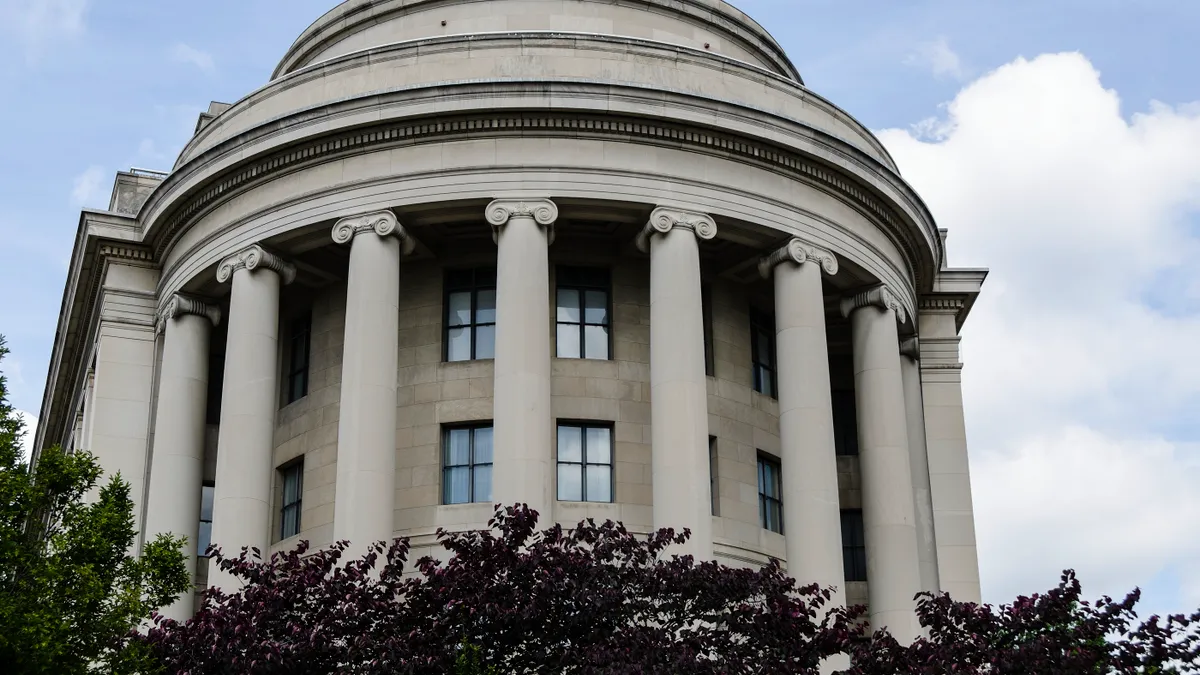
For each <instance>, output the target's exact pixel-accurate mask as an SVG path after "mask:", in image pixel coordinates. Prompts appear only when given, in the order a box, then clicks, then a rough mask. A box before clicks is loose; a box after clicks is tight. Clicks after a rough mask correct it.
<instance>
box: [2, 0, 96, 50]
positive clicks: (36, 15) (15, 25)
mask: <svg viewBox="0 0 1200 675" xmlns="http://www.w3.org/2000/svg"><path fill="white" fill-rule="evenodd" d="M87 8H88V0H0V33H8V34H10V35H11V36H12V37H13V38H15V40H16V41H17V42H20V43H21V44H23V45H24V46H25V49H26V56H27V57H28V58H31V59H32V58H36V57H37V56H38V55H39V54H40V53H41V52H42V51H43V50H44V49H46V48H49V47H50V46H51V45H52V44H53V43H54V42H55V41H57V40H62V39H66V38H73V37H76V36H78V35H80V34H82V33H83V32H84V30H85V28H86V26H85V15H86V13H87Z"/></svg>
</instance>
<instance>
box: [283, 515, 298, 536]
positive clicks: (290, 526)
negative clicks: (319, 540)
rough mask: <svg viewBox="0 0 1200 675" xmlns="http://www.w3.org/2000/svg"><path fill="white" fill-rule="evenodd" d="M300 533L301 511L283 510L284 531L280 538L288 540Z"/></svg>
mask: <svg viewBox="0 0 1200 675" xmlns="http://www.w3.org/2000/svg"><path fill="white" fill-rule="evenodd" d="M299 533H300V509H297V508H287V509H284V510H283V531H282V532H280V537H281V538H283V539H287V538H288V537H291V536H294V535H296V534H299Z"/></svg>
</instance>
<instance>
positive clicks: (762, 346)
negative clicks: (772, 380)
mask: <svg viewBox="0 0 1200 675" xmlns="http://www.w3.org/2000/svg"><path fill="white" fill-rule="evenodd" d="M754 339H755V346H757V347H758V362H759V363H762V364H766V365H768V366H769V365H771V364H772V363H773V362H774V360H773V359H772V358H771V336H770V335H768V334H767V332H766V331H764V330H759V331H758V334H757V335H755V337H754Z"/></svg>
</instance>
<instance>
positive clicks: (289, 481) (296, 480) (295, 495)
mask: <svg viewBox="0 0 1200 675" xmlns="http://www.w3.org/2000/svg"><path fill="white" fill-rule="evenodd" d="M300 470H301V469H300V467H299V466H295V467H291V468H288V469H286V470H284V472H283V503H284V504H285V505H286V504H294V503H295V502H296V500H298V499H300Z"/></svg>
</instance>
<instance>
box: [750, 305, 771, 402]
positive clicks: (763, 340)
mask: <svg viewBox="0 0 1200 675" xmlns="http://www.w3.org/2000/svg"><path fill="white" fill-rule="evenodd" d="M750 355H751V359H752V361H753V367H754V391H757V392H758V393H760V394H766V395H767V396H775V395H776V394H775V392H776V388H775V320H774V319H773V318H772V317H771V316H770V315H769V314H765V313H763V312H759V311H757V310H753V309H752V310H750Z"/></svg>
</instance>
